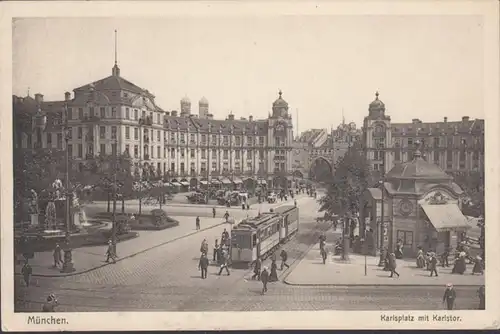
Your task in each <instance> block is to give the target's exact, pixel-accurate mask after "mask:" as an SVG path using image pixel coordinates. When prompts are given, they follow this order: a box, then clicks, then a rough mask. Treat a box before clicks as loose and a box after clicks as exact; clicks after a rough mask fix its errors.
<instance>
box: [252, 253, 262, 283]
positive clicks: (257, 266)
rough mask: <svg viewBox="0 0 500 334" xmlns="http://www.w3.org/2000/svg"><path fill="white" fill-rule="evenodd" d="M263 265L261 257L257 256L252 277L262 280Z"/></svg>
mask: <svg viewBox="0 0 500 334" xmlns="http://www.w3.org/2000/svg"><path fill="white" fill-rule="evenodd" d="M261 267H262V261H261V259H260V257H258V258H257V260H255V265H254V267H253V276H252V279H258V280H260V274H261V273H260V269H261Z"/></svg>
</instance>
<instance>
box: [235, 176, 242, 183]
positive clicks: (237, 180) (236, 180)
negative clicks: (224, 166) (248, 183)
mask: <svg viewBox="0 0 500 334" xmlns="http://www.w3.org/2000/svg"><path fill="white" fill-rule="evenodd" d="M233 183H235V184H240V183H243V181H242V180H241V179H240V178H238V177H235V178H234V179H233Z"/></svg>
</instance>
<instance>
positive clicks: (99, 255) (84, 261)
mask: <svg viewBox="0 0 500 334" xmlns="http://www.w3.org/2000/svg"><path fill="white" fill-rule="evenodd" d="M172 218H174V219H177V220H178V221H179V226H175V227H172V228H167V229H165V230H161V231H138V232H137V233H139V237H137V238H134V239H130V240H126V241H123V242H120V243H118V244H117V253H118V256H119V259H117V261H121V260H124V259H126V258H128V257H131V256H134V255H137V254H139V253H143V252H145V251H148V250H150V249H153V248H156V247H158V246H161V245H164V244H166V243H169V242H173V241H175V240H177V239H180V238H183V237H187V236H189V235H191V234H195V233H199V232H196V230H195V224H194V221H193V219H192V217H176V216H173V217H172ZM222 224H225V223H224V222H223V219H221V218H203V219H202V221H201V231H204V230H208V229H211V228H213V227H216V226H219V225H222ZM107 248H108V246H107V245H104V246H89V247H81V248H76V249H74V250H73V252H72V255H73V262H74V264H75V269H76V271H74V272H72V273H61V272H60V269H57V268H54V267H53V263H54V258H53V255H52V251H49V252H39V253H36V254H35V258H34V259H31V260H30V262H29V263H30V265H31V267H32V268H33V276H41V277H63V276H73V275H77V274H82V273H85V272H88V271H92V270H94V269H97V268H100V267H103V266H106V265H108V263H106V262H105V260H106V256H105V254H106V250H107ZM21 268H22V264H16V268H15V272H16V274H19V273H20V272H21Z"/></svg>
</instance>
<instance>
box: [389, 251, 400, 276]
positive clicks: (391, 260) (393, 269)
mask: <svg viewBox="0 0 500 334" xmlns="http://www.w3.org/2000/svg"><path fill="white" fill-rule="evenodd" d="M389 268H390V270H391V276H389V277H393V276H394V274H396V275H398V277H399V273H398V272H397V271H396V254H394V253H391V254H390V255H389Z"/></svg>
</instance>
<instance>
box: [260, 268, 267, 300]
mask: <svg viewBox="0 0 500 334" xmlns="http://www.w3.org/2000/svg"><path fill="white" fill-rule="evenodd" d="M260 280H261V281H262V293H261V294H265V293H266V292H267V282H268V281H269V271H267V267H264V268H263V269H262V273H261V274H260Z"/></svg>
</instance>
